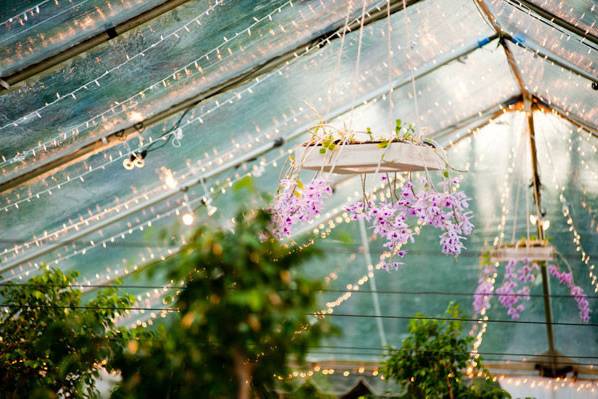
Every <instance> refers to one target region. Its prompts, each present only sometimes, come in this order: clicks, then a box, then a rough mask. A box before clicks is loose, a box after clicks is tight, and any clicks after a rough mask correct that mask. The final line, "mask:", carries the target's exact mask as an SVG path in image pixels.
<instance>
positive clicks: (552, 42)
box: [490, 0, 598, 76]
mask: <svg viewBox="0 0 598 399" xmlns="http://www.w3.org/2000/svg"><path fill="white" fill-rule="evenodd" d="M490 3H491V5H492V6H493V8H494V10H493V13H494V14H495V15H496V16H497V18H498V22H499V24H500V26H501V27H502V28H503V29H504V30H505V31H506V32H508V33H509V34H510V35H511V36H513V37H514V38H515V40H517V41H519V42H522V43H523V45H524V46H528V47H530V53H531V54H533V52H534V51H535V50H536V48H540V49H541V50H542V51H544V52H546V53H547V55H552V56H555V57H557V58H560V59H562V60H564V61H565V63H569V64H573V65H576V66H578V67H579V68H581V69H583V70H585V71H587V72H588V73H589V74H590V75H592V76H598V48H597V46H596V45H595V44H593V43H591V42H589V41H587V40H582V38H580V37H578V36H576V35H573V34H570V33H568V32H566V31H565V30H563V29H562V28H559V27H557V26H556V25H554V24H553V23H552V22H550V21H545V20H543V19H539V18H538V17H537V16H536V14H534V13H530V12H528V11H526V10H527V9H525V8H518V7H515V6H514V5H517V4H518V3H517V2H516V1H514V2H509V1H503V0H491V1H490ZM593 18H595V17H593Z"/></svg>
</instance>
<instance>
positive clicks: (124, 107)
mask: <svg viewBox="0 0 598 399" xmlns="http://www.w3.org/2000/svg"><path fill="white" fill-rule="evenodd" d="M217 4H220V3H217ZM217 4H215V5H213V6H211V7H210V8H208V9H207V10H206V11H204V13H202V14H200V15H199V16H197V17H196V18H194V19H193V20H192V21H190V22H188V23H186V24H185V25H183V27H181V28H178V29H177V30H175V31H174V32H172V33H171V34H170V35H168V36H170V37H176V38H178V37H179V35H180V34H182V33H184V32H183V31H185V32H190V30H189V26H194V25H195V24H197V25H200V24H201V22H199V21H200V18H201V17H202V16H204V15H209V13H210V12H211V11H213V9H214V8H215V7H216V5H217ZM285 7H293V3H292V1H288V2H286V3H284V4H283V5H281V6H279V7H277V8H276V9H275V10H274V11H271V12H270V13H268V14H267V15H265V16H263V17H261V18H255V17H254V21H253V22H252V23H251V24H250V25H249V26H248V27H246V28H244V29H242V30H241V31H239V32H236V33H235V34H234V35H232V37H231V38H230V39H229V38H227V37H226V36H224V40H223V41H222V42H221V43H220V44H219V45H218V46H216V47H214V48H213V49H211V50H209V51H207V52H206V53H204V54H203V55H201V56H200V57H198V58H196V59H194V60H192V61H191V62H189V63H187V64H186V65H183V66H182V67H179V68H177V69H176V70H175V71H174V72H169V74H168V75H167V76H166V77H165V78H163V79H162V80H160V81H157V82H155V83H154V84H152V85H150V86H147V87H146V88H144V89H143V90H141V91H139V92H138V93H136V94H134V95H133V96H131V97H129V98H127V99H125V100H123V101H117V102H116V105H114V106H112V107H110V108H109V109H107V110H105V111H103V112H101V113H99V114H97V115H95V116H93V117H91V118H89V119H87V120H86V121H83V122H81V123H79V124H78V125H76V126H74V127H73V128H71V130H70V133H67V132H63V133H62V134H61V135H58V136H55V137H53V138H51V139H49V140H47V141H45V142H44V143H40V144H39V145H38V146H36V147H34V148H32V149H29V150H26V151H25V152H23V153H21V154H18V155H17V156H15V157H13V158H12V159H9V160H7V161H5V163H6V164H12V163H15V162H20V161H22V160H23V159H24V157H27V156H31V155H35V154H36V153H37V154H39V153H40V152H44V151H47V150H48V149H50V148H52V147H57V146H60V145H61V143H62V142H64V141H65V140H67V139H68V138H70V137H74V136H79V135H81V133H82V132H83V131H85V129H86V128H90V127H95V126H96V125H97V124H98V122H100V121H101V122H103V125H106V117H107V116H108V114H110V113H112V116H113V117H114V116H116V115H119V114H121V113H123V112H126V111H129V113H128V114H127V118H128V119H131V117H133V118H135V117H136V116H135V115H138V114H139V115H141V114H142V113H139V112H137V113H132V110H134V109H135V108H137V107H138V106H139V105H141V101H140V100H142V99H143V98H144V97H145V96H146V95H147V94H149V93H150V92H151V91H152V90H154V89H156V88H160V87H163V88H167V87H168V86H169V85H170V83H174V82H175V81H179V83H181V82H184V81H186V80H190V78H193V77H194V76H196V75H197V74H198V73H199V74H200V75H201V76H202V78H201V79H200V80H199V81H197V82H196V83H204V82H202V81H205V79H206V77H205V72H204V69H205V68H207V67H208V66H207V65H200V64H199V63H200V61H201V60H205V61H210V59H211V58H210V57H212V58H215V59H216V61H215V63H214V64H213V65H212V66H215V65H221V64H223V62H224V61H225V60H226V59H227V56H226V55H225V56H224V57H223V56H222V53H221V49H224V48H228V52H227V53H226V54H228V56H230V57H231V58H232V55H233V54H232V51H231V50H230V49H231V46H232V44H233V43H234V42H235V40H236V39H238V38H240V37H242V36H243V35H244V34H247V35H252V30H254V29H255V28H256V27H259V26H261V25H263V24H264V23H265V22H271V21H273V16H274V15H275V14H279V13H281V12H282V10H283V9H284V8H285ZM322 7H323V6H322ZM318 8H319V7H315V8H311V7H310V9H311V10H312V12H314V13H315V12H316V10H317V9H318ZM324 9H325V7H324ZM333 15H334V13H333ZM194 23H195V24H194ZM292 25H293V26H295V27H297V26H299V25H298V24H297V21H293V24H292ZM274 28H275V29H277V30H279V31H280V32H281V33H287V32H286V30H285V29H284V27H283V26H282V25H279V26H277V27H274ZM263 29H269V32H270V34H272V32H274V31H272V30H271V28H270V27H269V26H264V27H263ZM266 33H267V32H265V33H262V34H266ZM254 34H255V33H254ZM287 35H288V33H287ZM168 36H167V37H168ZM167 37H164V38H163V40H165V39H166V38H167ZM161 41H162V40H160V41H158V42H155V43H154V44H152V45H150V46H149V47H147V48H145V49H144V50H142V51H141V52H139V53H138V54H136V55H134V56H132V57H129V59H128V60H127V62H129V61H130V60H132V59H135V58H137V57H140V56H143V55H144V54H145V52H147V51H148V49H152V48H154V47H155V46H157V45H158V44H159V43H160V42H161ZM255 44H259V43H255ZM239 51H241V52H246V51H247V49H246V48H243V46H242V45H240V48H239ZM214 56H215V57H214ZM248 58H250V57H245V63H246V62H247V59H248ZM122 65H124V63H123V64H120V65H117V66H115V67H113V68H111V69H110V70H107V71H105V72H104V73H103V74H102V75H100V76H99V77H96V78H94V79H92V80H89V81H88V82H87V83H85V84H84V85H82V86H80V87H79V88H77V89H75V90H73V91H71V92H69V93H66V94H62V95H60V94H57V98H56V100H54V101H52V102H51V103H48V104H46V105H45V106H43V107H41V108H38V109H37V110H35V111H33V112H30V113H29V114H27V115H26V116H25V117H22V118H21V119H20V121H21V122H20V123H23V122H25V121H27V120H31V119H35V117H36V116H37V117H38V118H41V115H40V114H39V112H40V111H43V110H44V109H46V108H47V107H49V106H51V105H53V104H56V103H58V102H59V101H61V100H62V99H65V98H72V99H76V96H75V94H76V93H78V92H79V91H83V90H87V89H88V86H92V87H93V84H95V85H96V86H98V87H99V86H100V83H99V81H100V80H101V79H103V78H106V77H107V76H108V75H109V74H110V73H111V72H113V71H115V70H119V69H120V68H121V66H122ZM235 66H236V67H237V69H239V67H240V66H241V63H239V62H236V63H235ZM194 69H195V72H193V70H194ZM221 72H222V73H224V72H225V71H221ZM179 74H181V75H182V77H179V76H178V75H179ZM185 86H186V87H192V86H195V85H191V84H187V85H185ZM187 91H188V90H187ZM169 95H170V96H171V97H172V93H170V94H169ZM129 103H130V105H131V106H129V105H128V104H129ZM137 118H139V117H138V116H137ZM18 125H19V121H13V122H9V123H7V124H5V125H4V126H1V127H0V130H1V129H4V128H7V127H10V126H18ZM113 125H114V123H113ZM114 128H116V125H114ZM2 165H3V164H1V163H0V166H2Z"/></svg>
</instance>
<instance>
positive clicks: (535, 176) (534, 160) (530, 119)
mask: <svg viewBox="0 0 598 399" xmlns="http://www.w3.org/2000/svg"><path fill="white" fill-rule="evenodd" d="M474 1H476V2H477V3H478V4H479V6H480V10H481V11H482V13H483V14H484V15H485V16H486V18H487V19H488V21H489V22H490V24H491V25H492V27H493V28H494V30H495V31H496V33H497V34H499V35H500V34H501V32H502V29H501V27H500V25H499V24H498V20H497V19H496V17H495V16H494V14H493V13H492V11H490V8H489V7H488V5H487V4H486V3H485V1H484V0H474ZM500 43H501V45H502V47H503V49H504V52H505V56H506V58H507V62H508V64H509V68H510V69H511V72H512V74H513V77H514V78H515V81H516V82H517V85H518V86H519V89H520V90H521V95H522V96H523V104H524V112H525V116H526V119H527V130H528V137H529V146H530V158H531V172H532V188H533V191H534V203H535V206H536V216H537V220H538V221H540V220H542V193H541V192H540V187H541V183H540V173H539V172H538V155H537V148H536V132H535V128H534V114H533V109H532V100H533V97H532V95H531V94H530V92H529V90H528V89H527V87H526V86H525V81H524V80H523V76H522V74H521V71H520V70H519V67H518V66H517V61H516V60H515V57H514V56H513V53H512V52H511V49H510V48H509V46H508V45H507V43H505V41H504V40H502V39H501V40H500ZM536 227H537V233H538V239H540V240H544V227H543V226H542V223H540V222H538V223H536ZM540 271H541V276H542V293H543V299H544V318H545V320H546V339H547V342H548V353H547V354H546V355H547V356H546V357H547V358H548V359H549V364H550V373H549V374H548V375H547V376H551V377H556V376H557V375H556V374H557V369H559V368H560V367H558V365H557V355H558V353H557V351H556V347H555V342H554V331H553V326H552V323H553V315H552V304H551V300H550V286H549V281H548V271H547V269H546V263H545V262H541V263H540ZM546 357H545V358H546ZM545 358H544V359H545ZM537 366H538V368H539V369H541V370H545V369H546V367H545V363H544V364H543V363H542V362H539V364H538V365H537ZM543 374H546V373H545V372H544V373H543Z"/></svg>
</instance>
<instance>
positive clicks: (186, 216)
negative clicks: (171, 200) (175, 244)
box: [183, 212, 195, 226]
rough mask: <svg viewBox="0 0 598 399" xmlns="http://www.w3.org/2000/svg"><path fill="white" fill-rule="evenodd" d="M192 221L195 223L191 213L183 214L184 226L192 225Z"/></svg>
mask: <svg viewBox="0 0 598 399" xmlns="http://www.w3.org/2000/svg"><path fill="white" fill-rule="evenodd" d="M193 221H195V216H193V213H191V212H186V213H185V214H183V224H184V225H185V226H191V225H192V224H193Z"/></svg>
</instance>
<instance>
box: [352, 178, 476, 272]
mask: <svg viewBox="0 0 598 399" xmlns="http://www.w3.org/2000/svg"><path fill="white" fill-rule="evenodd" d="M383 180H386V178H383ZM459 181H460V180H459V179H458V178H454V179H450V180H448V179H447V180H444V181H443V182H442V183H441V185H440V186H441V187H442V189H443V191H440V192H438V191H435V190H434V189H432V188H430V187H429V186H428V185H426V186H425V188H424V189H422V190H420V191H417V192H416V190H415V186H414V184H413V183H412V182H406V183H405V184H404V185H403V186H402V187H401V189H400V192H399V193H398V196H397V200H396V201H391V202H386V201H381V202H375V201H367V202H366V201H360V202H356V203H354V204H351V205H349V206H347V207H346V208H345V210H346V211H347V213H348V214H349V216H350V217H351V218H352V219H353V220H359V219H363V220H367V221H368V222H370V223H372V224H373V228H374V232H375V233H376V234H377V235H378V236H380V237H382V238H384V240H386V242H385V243H384V247H385V248H387V249H388V250H389V251H390V253H391V254H392V255H393V257H391V258H390V260H389V261H387V262H385V263H384V267H385V268H386V269H387V270H391V269H392V270H396V269H398V268H399V267H400V266H401V265H402V263H401V262H398V261H396V257H397V256H398V257H399V258H403V257H404V256H405V255H406V254H407V251H405V250H403V249H401V248H402V246H403V245H405V244H407V243H408V242H414V241H415V237H414V236H415V232H414V229H413V228H412V227H411V226H410V225H409V221H410V220H414V221H415V222H416V223H419V224H421V225H431V226H433V227H435V228H437V229H439V230H442V231H443V233H442V234H441V235H440V245H441V248H442V252H443V253H445V254H447V255H459V254H460V253H461V251H462V250H463V249H464V248H465V247H464V245H463V240H464V239H465V237H466V236H469V235H470V234H471V233H472V232H473V227H474V226H473V224H472V223H471V217H472V212H470V211H468V210H467V209H468V208H469V198H468V197H467V195H465V193H464V192H462V191H457V190H456V189H454V187H456V186H457V185H458V184H459Z"/></svg>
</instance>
